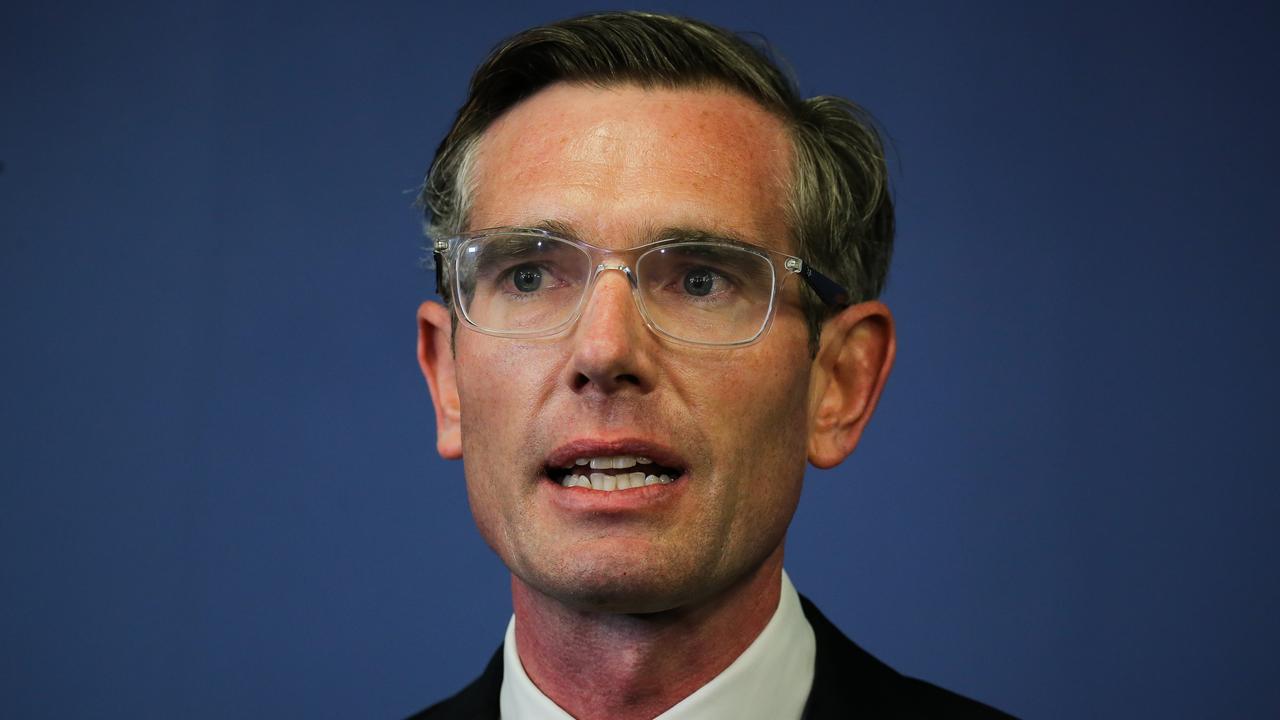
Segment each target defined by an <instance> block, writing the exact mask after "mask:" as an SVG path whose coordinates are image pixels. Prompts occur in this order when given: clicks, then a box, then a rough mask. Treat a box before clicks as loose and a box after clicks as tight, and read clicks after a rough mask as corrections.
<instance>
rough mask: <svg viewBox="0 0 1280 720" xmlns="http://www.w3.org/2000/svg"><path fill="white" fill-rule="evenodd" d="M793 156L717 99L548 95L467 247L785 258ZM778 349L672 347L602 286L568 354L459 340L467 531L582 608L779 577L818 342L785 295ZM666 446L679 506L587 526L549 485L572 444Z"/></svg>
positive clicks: (652, 605) (733, 98)
mask: <svg viewBox="0 0 1280 720" xmlns="http://www.w3.org/2000/svg"><path fill="white" fill-rule="evenodd" d="M789 149H790V145H789V141H788V140H787V137H786V134H785V130H784V128H783V127H782V125H781V123H780V122H779V121H778V120H777V119H776V118H774V117H773V116H772V115H770V114H768V113H767V112H766V111H764V110H763V109H761V108H759V107H758V106H756V105H755V104H754V103H752V102H751V101H750V100H747V99H745V98H742V97H740V96H738V95H736V94H732V93H728V92H723V91H710V90H642V89H639V88H635V87H627V86H623V87H615V88H610V89H598V88H588V87H581V86H563V85H562V86H553V87H551V88H549V89H546V90H544V91H542V92H541V93H539V94H537V95H535V96H533V97H532V98H530V99H528V100H526V101H525V102H523V103H522V104H520V105H519V106H517V107H516V108H514V109H512V110H511V111H509V112H508V113H507V114H506V115H504V116H503V117H502V118H501V119H500V120H499V121H498V122H497V123H495V124H494V126H493V127H491V128H490V129H489V130H488V131H487V132H486V133H485V136H484V138H483V140H482V143H481V146H480V150H479V155H478V158H477V163H476V166H475V172H476V187H477V193H476V195H475V200H474V204H473V206H472V214H471V218H470V220H471V222H470V226H471V227H472V228H482V227H495V226H500V225H530V224H534V223H537V222H540V221H545V220H556V221H560V222H563V223H566V224H568V225H571V226H572V227H573V228H574V229H575V231H576V232H577V233H578V235H579V236H580V237H582V238H583V239H585V240H587V241H589V242H591V243H593V244H596V245H600V246H604V247H616V248H626V247H630V246H634V245H638V244H642V243H645V242H649V241H652V240H654V239H657V238H656V237H653V236H652V233H653V232H656V231H657V230H658V229H659V228H662V227H670V226H682V227H683V226H693V227H702V228H707V229H710V230H718V231H732V232H736V233H737V234H739V235H741V236H743V237H745V238H748V239H750V240H751V241H753V242H755V243H757V244H760V245H763V246H766V247H772V248H775V249H779V250H784V251H788V250H789V249H790V248H789V240H788V233H787V230H786V227H785V224H784V221H783V210H782V198H783V194H782V185H781V181H782V179H783V178H785V177H786V174H787V169H788V163H789ZM784 291H785V292H784V300H783V302H782V303H781V306H780V307H779V311H778V314H777V316H776V317H775V321H774V323H773V325H772V327H771V328H770V329H769V331H768V333H767V334H766V335H765V337H764V338H762V339H761V340H760V341H759V342H757V343H756V344H754V345H750V346H747V347H745V348H733V349H716V348H697V347H689V346H684V345H679V344H675V343H670V342H668V341H665V340H663V339H661V338H659V337H658V336H657V335H655V334H654V333H652V332H651V331H649V330H648V329H647V328H646V327H645V326H644V323H643V320H642V318H641V317H640V315H639V312H638V310H637V309H636V307H635V305H634V303H633V300H632V298H631V295H630V290H629V288H628V286H627V284H626V282H625V280H624V278H623V277H622V276H621V275H620V274H618V273H606V274H605V275H603V276H602V277H601V279H600V282H599V283H598V284H597V286H596V288H595V291H594V295H593V296H592V298H591V300H590V305H589V306H588V307H587V309H586V310H585V312H584V314H583V316H582V318H581V319H580V321H579V322H578V323H577V325H576V326H575V327H574V328H573V329H571V330H570V331H568V332H567V333H566V334H565V335H563V336H560V337H557V338H552V339H544V340H536V341H524V342H516V341H512V340H510V339H500V338H493V337H488V336H485V335H481V334H479V333H476V332H471V331H468V330H465V329H460V330H459V332H458V334H457V339H456V343H457V347H456V353H457V383H458V390H459V395H460V399H461V407H462V443H463V446H462V448H463V457H464V458H465V471H466V478H467V487H468V492H469V496H470V500H471V506H472V512H473V514H474V516H475V519H476V522H477V524H478V526H479V528H480V530H481V533H482V534H483V536H484V537H485V539H486V540H487V541H488V542H489V544H490V545H491V546H492V547H493V548H494V550H495V551H497V553H498V554H499V555H500V556H501V557H502V559H503V561H504V562H505V563H506V564H507V566H508V567H509V568H510V569H511V571H512V572H513V574H514V575H515V576H516V578H517V582H518V583H523V584H526V585H528V586H530V587H531V588H533V589H535V590H536V591H537V592H539V593H542V594H544V595H546V596H549V597H552V598H555V599H557V600H558V601H560V602H562V603H565V604H566V605H568V606H570V607H576V608H580V609H584V610H585V609H594V610H609V611H614V612H654V611H660V610H667V609H670V608H675V607H679V606H682V605H686V604H689V603H693V602H697V601H699V600H703V599H705V598H707V597H709V596H712V595H715V594H716V593H719V592H722V591H723V590H724V589H725V588H726V587H728V586H729V585H731V584H733V583H735V582H739V581H741V580H742V579H743V578H744V577H745V576H747V575H749V574H751V573H752V572H754V571H756V570H757V569H758V568H760V566H761V565H762V563H764V561H765V560H766V558H769V557H770V556H771V555H775V554H776V555H777V556H778V560H780V548H781V543H782V540H783V536H784V534H785V531H786V527H787V524H788V523H789V521H790V518H791V516H792V514H793V512H794V510H795V506H796V503H797V502H798V499H799V493H800V485H801V480H802V477H803V471H804V465H805V440H806V427H807V417H808V409H807V403H806V390H807V386H808V377H809V369H810V367H809V357H808V353H807V335H806V329H805V323H804V319H803V316H802V313H801V312H800V309H799V304H798V301H797V299H796V298H797V295H798V293H797V292H796V288H795V287H794V284H793V283H792V282H790V281H789V282H788V284H787V285H786V287H785V288H784ZM599 434H612V435H615V436H618V435H622V436H627V437H636V436H639V437H644V438H651V439H654V440H656V441H658V442H661V443H663V444H665V445H667V446H669V447H671V448H673V449H674V450H675V451H677V452H678V453H679V454H680V455H681V456H682V457H683V458H684V459H685V462H686V464H687V467H688V473H687V477H686V478H685V479H684V480H683V481H682V482H685V483H687V487H686V488H684V492H683V494H682V495H681V496H680V498H679V501H678V502H676V503H672V504H670V505H669V506H664V507H662V508H660V510H659V511H656V512H652V513H641V514H636V515H634V516H627V517H621V518H619V517H580V516H574V515H571V514H568V513H565V512H562V511H561V510H559V509H557V508H555V507H553V506H552V505H551V503H550V502H549V501H548V495H549V493H551V492H555V491H556V489H555V488H554V487H553V486H550V485H549V484H548V483H546V482H539V481H538V480H537V478H538V477H539V476H540V474H541V472H542V464H543V462H544V460H545V458H546V455H547V454H548V453H549V452H550V451H552V450H553V449H554V448H555V447H556V446H558V445H559V444H561V443H563V442H565V441H567V440H570V439H574V438H579V437H590V436H593V435H599Z"/></svg>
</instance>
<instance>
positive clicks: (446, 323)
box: [418, 301, 462, 460]
mask: <svg viewBox="0 0 1280 720" xmlns="http://www.w3.org/2000/svg"><path fill="white" fill-rule="evenodd" d="M452 338H453V325H452V318H451V316H450V314H449V310H448V309H447V308H445V306H443V305H441V304H440V303H437V302H431V301H427V302H424V303H422V306H421V307H419V308H418V365H419V366H421V367H422V376H423V377H424V378H426V379H427V387H428V388H429V389H430V390H431V402H432V404H434V405H435V407H436V451H437V452H439V453H440V457H442V458H444V459H446V460H457V459H458V458H460V457H462V404H461V402H460V401H459V400H458V380H457V377H456V376H455V375H454V361H453V340H452Z"/></svg>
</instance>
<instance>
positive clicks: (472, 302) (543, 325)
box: [456, 233, 774, 344]
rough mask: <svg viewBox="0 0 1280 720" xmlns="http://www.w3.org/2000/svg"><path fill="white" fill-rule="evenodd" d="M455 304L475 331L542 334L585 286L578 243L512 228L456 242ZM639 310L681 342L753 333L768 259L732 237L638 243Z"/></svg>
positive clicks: (590, 268) (732, 339)
mask: <svg viewBox="0 0 1280 720" xmlns="http://www.w3.org/2000/svg"><path fill="white" fill-rule="evenodd" d="M456 268H457V273H458V285H457V287H458V290H459V296H458V300H459V304H460V305H461V309H462V311H463V313H464V314H465V315H466V317H467V319H468V320H470V321H471V322H472V323H474V324H475V325H477V326H478V327H480V328H481V329H483V330H489V331H494V332H500V333H511V334H518V335H537V334H542V333H551V332H555V331H556V330H558V329H560V328H561V327H562V326H563V325H565V324H566V323H568V322H569V321H571V320H572V319H573V318H574V317H575V316H576V314H577V312H578V310H579V306H580V305H581V304H582V303H583V301H584V299H585V296H586V294H587V292H588V290H589V288H590V287H591V284H592V279H593V276H594V275H595V272H596V270H595V266H594V265H593V260H592V258H591V256H590V255H589V254H588V252H587V250H586V249H585V248H583V247H580V246H579V245H576V244H574V243H572V242H569V241H567V240H561V239H558V238H553V237H548V236H545V235H523V234H518V233H511V234H500V235H486V236H481V237H478V238H473V239H471V240H468V241H466V242H465V243H464V244H463V245H462V246H461V247H460V248H459V252H458V261H457V266H456ZM632 270H633V272H634V274H635V281H636V289H637V291H638V299H639V301H640V308H641V311H642V312H643V313H644V314H645V315H646V316H647V317H648V319H649V321H650V322H651V323H652V324H653V325H654V326H655V327H657V328H658V329H659V330H660V331H662V332H664V333H667V334H669V335H671V336H673V337H676V338H679V339H682V340H687V341H690V342H699V343H712V344H731V343H738V342H745V341H748V340H751V339H753V338H754V337H755V336H756V335H758V334H759V332H760V330H761V329H762V328H763V326H764V324H765V322H766V320H767V319H768V315H769V307H770V303H771V302H772V298H773V287H774V269H773V263H772V262H771V261H770V260H769V259H768V258H767V257H765V256H764V255H762V254H758V253H756V252H753V251H751V250H750V249H747V248H742V247H739V246H736V245H731V244H726V243H720V242H714V241H700V240H691V241H688V242H678V243H669V244H663V245H660V246H657V247H655V248H653V249H651V250H648V251H646V252H644V253H643V254H642V255H641V256H640V257H639V258H638V259H637V260H636V263H635V267H634V268H633V269H632Z"/></svg>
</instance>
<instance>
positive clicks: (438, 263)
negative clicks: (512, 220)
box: [431, 226, 851, 347]
mask: <svg viewBox="0 0 1280 720" xmlns="http://www.w3.org/2000/svg"><path fill="white" fill-rule="evenodd" d="M502 234H511V235H516V234H518V235H529V236H537V237H545V238H547V239H550V240H557V241H560V242H565V243H568V244H570V245H573V246H575V247H577V248H579V249H580V250H583V252H584V254H585V255H586V256H587V257H588V258H589V259H590V260H591V261H592V262H593V263H594V264H595V270H594V271H593V272H592V273H591V276H590V280H589V282H588V283H587V285H586V287H584V288H583V291H582V295H583V300H585V299H587V298H589V297H590V295H591V293H592V291H593V288H594V286H595V283H596V280H597V279H598V278H599V277H600V273H602V272H604V271H605V270H617V271H619V272H621V273H622V274H623V275H625V276H626V278H627V283H628V285H630V287H631V290H632V293H633V297H632V301H633V302H636V309H637V310H639V311H640V316H641V317H643V318H644V321H645V325H646V326H648V328H649V329H650V330H652V331H653V332H655V333H658V334H659V335H662V336H663V337H666V338H669V339H671V340H674V341H676V342H680V343H685V344H689V345H698V346H703V347H740V346H744V345H750V344H752V343H754V342H756V341H757V340H759V339H760V338H761V337H763V336H764V334H765V332H766V331H767V330H768V329H769V326H770V325H771V324H772V323H773V316H774V312H775V309H776V307H777V305H776V302H775V301H776V300H777V298H778V291H779V290H781V289H782V284H783V282H785V281H786V279H787V277H789V276H790V275H798V276H800V278H801V279H802V280H803V281H804V282H805V284H806V285H808V286H809V289H811V290H813V292H814V294H815V295H817V296H818V299H819V300H821V301H822V302H823V303H824V304H825V305H827V306H828V307H830V308H833V309H835V310H843V309H844V308H846V307H849V305H850V304H851V302H850V300H849V291H848V290H846V289H845V287H844V286H843V285H841V284H840V283H838V282H836V281H835V280H832V279H831V278H830V277H828V276H826V275H824V274H823V273H821V272H820V271H818V270H816V269H814V267H813V266H812V265H810V264H809V263H807V262H805V261H804V259H802V258H800V257H797V256H795V255H788V254H787V253H784V252H782V251H780V250H773V249H770V248H766V247H761V246H759V245H756V244H754V243H749V242H745V241H742V240H736V239H730V238H724V237H717V236H705V235H701V234H698V235H694V236H691V237H680V236H677V237H669V238H663V239H661V240H655V241H653V242H649V243H645V244H643V245H636V246H635V247H630V248H624V249H622V250H614V249H610V248H602V247H600V246H598V245H592V244H591V243H589V242H586V241H585V240H580V239H578V238H574V237H565V236H564V235H562V234H560V233H556V232H553V231H551V230H546V229H543V228H531V227H515V226H512V227H492V228H484V229H481V230H475V231H473V232H468V233H460V234H458V235H451V236H449V237H444V238H436V239H434V241H433V242H432V248H431V256H432V260H433V264H434V265H435V271H436V272H435V274H436V294H437V295H439V296H441V297H444V293H442V292H440V289H441V287H442V286H443V285H444V263H445V262H446V261H448V260H449V259H450V254H449V251H450V250H451V249H452V248H453V247H454V246H455V244H457V245H461V244H462V243H464V242H469V241H472V240H478V239H482V238H484V237H486V236H491V235H502ZM682 242H703V243H716V244H722V245H727V246H731V247H737V248H741V249H745V250H749V251H753V252H756V253H759V254H761V255H764V256H766V259H767V260H769V261H770V264H771V265H773V267H774V272H773V273H772V279H773V287H772V288H771V289H770V294H769V309H768V311H767V314H766V315H765V318H764V321H763V322H761V323H760V329H759V330H757V331H756V334H755V335H753V336H751V337H750V338H749V339H747V340H741V341H737V342H730V343H715V342H702V341H698V340H689V339H688V338H682V337H679V336H677V335H673V334H671V333H670V332H668V331H666V330H663V329H662V328H660V327H658V326H657V325H656V324H655V322H654V320H653V319H652V318H651V317H650V316H649V312H648V310H646V309H645V307H644V303H642V302H639V301H638V300H637V299H636V298H635V297H634V293H635V292H636V291H637V288H638V284H637V283H638V281H637V280H636V276H635V271H634V270H633V269H632V265H634V264H636V263H635V260H632V262H630V263H621V264H620V263H608V262H597V261H602V260H608V259H609V258H610V257H611V256H616V255H626V256H628V257H630V258H637V259H638V258H639V257H640V256H641V255H643V254H645V253H647V252H650V251H652V250H654V249H656V248H657V247H660V246H663V245H671V244H675V243H682ZM774 257H777V258H781V260H782V269H783V270H785V271H786V274H783V275H781V276H779V273H778V272H777V265H776V264H775V263H773V261H772V260H773V258H774ZM452 259H453V261H454V262H455V267H454V268H453V273H452V280H453V282H452V283H451V285H452V287H450V288H449V291H450V293H449V295H450V297H449V303H450V304H451V305H452V304H454V303H455V302H457V297H458V296H459V294H460V293H461V291H462V288H461V286H460V285H459V284H458V283H459V282H460V280H459V277H458V268H457V267H456V262H457V255H456V254H454V255H453V256H452ZM583 300H579V301H578V305H577V307H576V308H575V309H574V311H573V313H572V314H571V315H570V316H569V317H567V318H566V319H565V320H564V321H563V322H562V323H560V324H559V325H556V326H555V327H553V328H551V329H549V330H548V331H546V332H541V331H538V332H533V333H519V332H517V333H511V332H503V331H501V330H492V329H489V328H483V327H480V326H479V325H478V324H476V322H475V321H474V320H472V319H471V318H470V317H469V316H468V315H467V312H466V311H465V310H463V309H462V308H461V307H459V310H458V315H460V316H461V317H462V319H463V321H465V322H466V324H467V325H468V326H470V327H472V328H474V329H475V330H476V332H479V333H482V334H485V335H490V336H492V337H505V338H541V337H552V336H554V335H557V334H559V333H560V332H563V331H564V330H565V329H567V328H569V327H571V326H572V325H573V324H574V323H576V322H577V321H578V319H579V318H580V317H581V316H582V309H583V308H584V307H585V306H586V302H584V301H583Z"/></svg>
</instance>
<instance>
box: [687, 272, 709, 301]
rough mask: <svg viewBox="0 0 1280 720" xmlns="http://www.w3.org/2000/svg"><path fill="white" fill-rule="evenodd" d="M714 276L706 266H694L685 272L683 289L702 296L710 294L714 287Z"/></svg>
mask: <svg viewBox="0 0 1280 720" xmlns="http://www.w3.org/2000/svg"><path fill="white" fill-rule="evenodd" d="M715 281H716V276H715V273H713V272H711V271H710V270H708V269H707V268H694V269H693V270H690V271H689V272H687V273H685V276H684V291H685V292H687V293H689V294H690V295H695V296H697V297H704V296H706V295H710V294H711V291H712V290H713V289H714V288H715Z"/></svg>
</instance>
